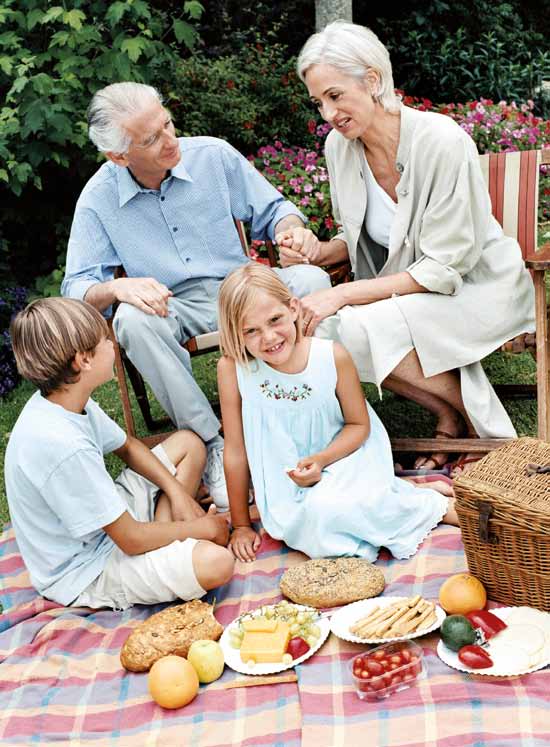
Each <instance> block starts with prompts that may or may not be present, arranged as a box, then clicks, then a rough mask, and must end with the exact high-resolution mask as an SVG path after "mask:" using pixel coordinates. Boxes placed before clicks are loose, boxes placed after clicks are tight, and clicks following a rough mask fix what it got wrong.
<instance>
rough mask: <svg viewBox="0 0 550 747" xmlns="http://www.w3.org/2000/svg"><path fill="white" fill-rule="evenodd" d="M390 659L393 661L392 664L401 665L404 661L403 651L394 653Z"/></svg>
mask: <svg viewBox="0 0 550 747" xmlns="http://www.w3.org/2000/svg"><path fill="white" fill-rule="evenodd" d="M390 661H391V663H392V664H398V665H401V663H402V659H401V653H399V654H393V656H390Z"/></svg>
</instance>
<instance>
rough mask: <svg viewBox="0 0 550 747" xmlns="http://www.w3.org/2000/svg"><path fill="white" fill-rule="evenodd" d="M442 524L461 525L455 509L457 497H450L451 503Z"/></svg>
mask: <svg viewBox="0 0 550 747" xmlns="http://www.w3.org/2000/svg"><path fill="white" fill-rule="evenodd" d="M441 523H442V524H450V525H451V526H453V527H459V526H460V524H459V521H458V515H457V513H456V509H455V499H454V498H449V503H448V504H447V513H446V514H445V516H444V517H443V518H442V519H441Z"/></svg>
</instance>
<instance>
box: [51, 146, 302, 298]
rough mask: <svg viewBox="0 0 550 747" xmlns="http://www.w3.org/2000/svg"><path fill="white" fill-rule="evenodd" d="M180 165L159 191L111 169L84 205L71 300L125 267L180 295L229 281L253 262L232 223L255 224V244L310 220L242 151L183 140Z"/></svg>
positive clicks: (92, 184)
mask: <svg viewBox="0 0 550 747" xmlns="http://www.w3.org/2000/svg"><path fill="white" fill-rule="evenodd" d="M179 142H180V149H181V159H180V161H179V163H178V165H177V166H176V167H175V168H173V169H172V171H171V175H170V176H169V177H168V178H167V179H165V180H164V181H163V182H162V184H161V186H160V189H159V190H154V189H147V188H145V187H141V186H140V185H139V184H138V183H137V182H136V181H135V180H134V179H133V178H132V175H131V174H130V172H129V171H128V169H126V168H121V167H120V166H116V165H115V164H114V163H112V162H111V161H109V162H107V163H105V164H104V165H103V166H101V168H100V169H99V170H98V171H97V172H96V173H95V174H94V176H93V177H92V178H91V179H90V181H89V182H88V183H87V184H86V186H85V187H84V189H83V191H82V194H81V195H80V198H79V200H78V202H77V205H76V209H75V214H74V219H73V224H72V227H71V235H70V238H69V247H68V253H67V270H66V274H65V279H64V281H63V284H62V286H61V292H62V293H63V295H65V296H71V297H72V298H79V299H83V298H84V296H85V295H86V292H87V291H88V288H90V286H92V285H95V284H96V283H102V282H105V281H107V280H111V279H112V278H113V275H114V271H115V268H116V267H118V266H120V265H123V266H124V269H125V270H126V273H127V275H128V276H129V277H154V278H155V279H156V280H158V281H159V282H161V283H164V284H165V285H166V286H167V287H168V288H170V289H173V288H175V287H176V286H179V285H181V284H182V283H183V282H184V281H185V280H188V279H189V278H220V279H221V278H224V277H225V276H226V275H227V274H228V273H229V272H231V270H234V269H235V268H236V267H239V266H240V265H242V264H244V263H245V262H247V261H248V260H247V258H246V257H245V255H244V254H243V250H242V247H241V243H240V240H239V236H238V234H237V230H236V228H235V224H234V221H233V218H237V219H239V220H242V221H245V222H248V221H251V233H252V238H254V239H263V238H266V237H267V236H268V237H269V238H270V239H273V238H274V230H275V226H276V225H277V223H278V222H279V221H280V220H281V219H282V218H284V217H285V216H286V215H289V214H293V215H297V216H299V217H300V218H301V219H302V220H303V221H304V223H305V222H306V219H305V218H304V216H303V215H302V214H301V213H300V212H299V210H298V209H297V208H296V207H295V206H294V205H293V204H292V203H290V202H287V201H286V200H284V198H283V197H282V195H281V194H280V193H279V192H278V191H277V190H276V189H275V188H274V187H273V186H272V185H271V184H269V182H268V181H267V180H266V179H265V178H264V177H263V176H262V175H261V174H260V173H259V172H258V171H257V170H256V169H255V168H254V166H252V164H251V163H250V162H249V161H247V160H246V158H244V157H243V156H242V155H241V154H240V153H239V152H238V151H237V150H235V148H233V147H232V146H231V145H229V144H228V143H226V142H225V141H223V140H218V139H217V138H212V137H191V138H189V137H183V138H180V139H179Z"/></svg>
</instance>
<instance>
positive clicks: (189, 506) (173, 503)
mask: <svg viewBox="0 0 550 747" xmlns="http://www.w3.org/2000/svg"><path fill="white" fill-rule="evenodd" d="M166 496H167V498H168V500H169V501H170V508H171V509H172V519H173V520H174V521H191V520H192V519H200V518H202V517H203V516H206V513H205V511H204V509H203V508H202V507H201V506H200V505H199V504H198V503H197V501H196V500H195V499H194V498H193V497H192V496H191V495H189V493H188V492H187V491H186V490H184V489H183V487H182V486H181V485H179V483H178V485H177V486H174V487H173V488H172V489H170V491H166Z"/></svg>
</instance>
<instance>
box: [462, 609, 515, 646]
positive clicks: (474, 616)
mask: <svg viewBox="0 0 550 747" xmlns="http://www.w3.org/2000/svg"><path fill="white" fill-rule="evenodd" d="M465 617H467V618H468V620H469V621H470V622H471V623H472V625H473V626H474V628H477V629H478V630H481V632H482V633H483V638H484V640H485V641H488V640H489V638H492V637H493V636H495V635H496V634H497V633H500V631H501V630H504V628H506V627H507V625H506V623H505V622H504V621H503V620H501V619H500V617H497V616H496V615H493V613H492V612H489V610H474V611H473V612H468V613H467V614H466V615H465Z"/></svg>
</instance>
